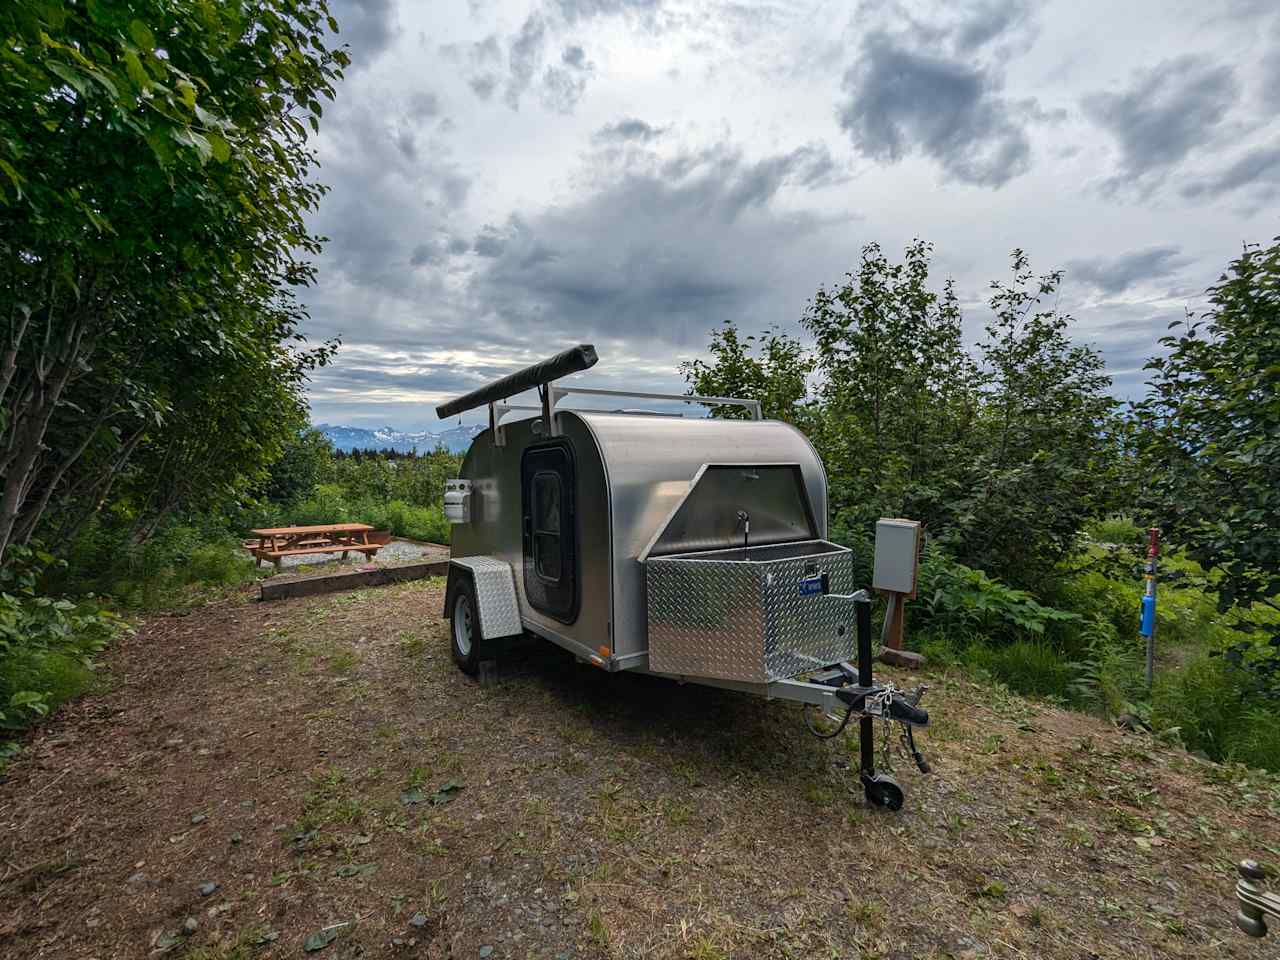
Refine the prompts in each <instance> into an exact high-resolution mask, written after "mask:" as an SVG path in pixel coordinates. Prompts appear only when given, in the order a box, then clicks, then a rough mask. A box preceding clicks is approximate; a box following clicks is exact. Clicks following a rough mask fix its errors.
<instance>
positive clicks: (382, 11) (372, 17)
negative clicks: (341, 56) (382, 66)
mask: <svg viewBox="0 0 1280 960" xmlns="http://www.w3.org/2000/svg"><path fill="white" fill-rule="evenodd" d="M329 10H330V12H331V13H332V15H333V18H334V19H335V20H337V21H338V40H339V42H341V43H345V44H348V45H349V46H350V48H351V49H350V51H349V53H350V54H351V67H350V68H349V72H350V71H356V70H361V69H363V68H365V67H367V66H369V65H370V64H371V63H373V61H374V60H376V59H377V57H378V54H380V53H382V51H383V50H385V49H386V48H387V47H388V46H389V45H390V44H391V41H392V39H393V38H394V37H395V34H396V31H397V30H398V29H399V24H398V23H397V21H396V8H395V0H332V2H331V3H330V4H329Z"/></svg>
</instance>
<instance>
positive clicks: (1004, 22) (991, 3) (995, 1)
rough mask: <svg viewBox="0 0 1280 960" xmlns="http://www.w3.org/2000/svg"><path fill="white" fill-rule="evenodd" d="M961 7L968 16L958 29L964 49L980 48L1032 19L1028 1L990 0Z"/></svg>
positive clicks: (956, 33) (956, 36) (957, 37)
mask: <svg viewBox="0 0 1280 960" xmlns="http://www.w3.org/2000/svg"><path fill="white" fill-rule="evenodd" d="M961 9H962V10H964V12H965V16H964V18H963V19H962V20H961V22H960V24H959V25H958V27H957V28H956V31H955V43H956V47H957V48H958V49H959V50H962V51H976V50H978V49H980V48H982V47H984V46H986V45H987V44H988V43H991V42H992V41H994V40H997V39H999V38H1000V37H1002V36H1004V35H1007V34H1008V32H1009V31H1011V30H1014V29H1016V28H1018V27H1022V26H1024V25H1027V24H1028V23H1029V21H1030V19H1031V5H1030V3H1029V2H1028V0H986V2H983V3H977V4H973V5H972V6H971V7H969V8H968V9H965V8H963V7H962V8H961Z"/></svg>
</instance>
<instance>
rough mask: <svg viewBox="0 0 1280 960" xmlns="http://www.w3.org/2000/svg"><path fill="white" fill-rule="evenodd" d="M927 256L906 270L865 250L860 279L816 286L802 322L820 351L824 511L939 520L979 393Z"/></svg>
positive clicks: (947, 291)
mask: <svg viewBox="0 0 1280 960" xmlns="http://www.w3.org/2000/svg"><path fill="white" fill-rule="evenodd" d="M932 252H933V248H932V246H931V245H930V244H928V243H925V242H924V241H921V240H916V241H913V242H912V243H911V244H910V245H908V247H907V249H906V252H905V256H904V260H903V262H902V263H893V262H891V261H890V260H889V259H888V258H887V257H886V256H885V255H884V253H883V252H882V251H881V249H880V247H879V245H878V244H874V243H872V244H868V245H867V246H866V247H864V248H863V250H862V258H861V262H860V263H859V266H858V270H857V272H856V273H849V274H846V277H845V282H844V283H843V284H841V285H840V286H839V287H836V288H834V289H827V288H825V287H823V288H820V289H819V290H818V292H817V294H816V295H815V296H814V298H813V300H812V301H811V302H810V303H809V304H808V306H807V308H806V310H805V312H804V315H803V316H802V318H801V321H800V322H801V324H802V326H803V327H804V328H805V329H806V330H807V331H808V332H809V333H810V334H811V335H812V336H813V338H814V340H815V343H816V354H817V356H816V361H817V370H818V374H819V389H818V396H819V399H820V401H821V404H822V416H821V418H819V420H818V422H817V424H816V429H815V430H814V439H815V442H816V443H817V444H818V446H819V448H820V449H821V450H822V453H823V455H824V458H825V459H826V461H827V466H828V472H829V473H830V474H831V475H832V476H833V484H832V486H833V490H832V504H833V507H834V508H835V509H836V510H837V511H853V512H854V513H856V514H857V515H859V516H860V517H861V518H862V519H864V520H866V519H872V518H873V517H874V516H876V515H883V514H885V513H892V514H899V515H911V516H917V517H920V518H921V519H924V520H926V521H927V522H930V523H932V524H934V525H938V524H941V523H943V522H944V521H945V518H946V516H947V513H948V508H947V502H948V500H949V499H950V498H951V497H953V496H954V495H955V489H954V486H953V484H952V482H951V481H952V480H953V479H954V478H955V476H956V474H955V467H957V466H959V465H962V464H963V462H964V461H965V460H966V459H967V456H966V453H961V452H958V451H959V450H960V449H962V448H963V447H964V445H965V443H966V438H967V434H968V428H969V425H970V423H971V421H972V418H973V415H974V412H975V404H976V399H977V395H976V392H975V385H976V367H975V365H974V363H973V361H972V359H971V358H970V357H969V355H968V353H967V352H966V351H965V349H964V344H963V341H962V336H961V320H962V318H961V312H960V306H959V302H958V300H957V297H956V293H955V288H954V285H953V284H952V282H951V281H949V280H948V281H947V282H946V283H944V284H943V288H942V290H941V292H940V293H939V292H935V291H933V290H931V289H930V287H929V264H930V258H931V256H932Z"/></svg>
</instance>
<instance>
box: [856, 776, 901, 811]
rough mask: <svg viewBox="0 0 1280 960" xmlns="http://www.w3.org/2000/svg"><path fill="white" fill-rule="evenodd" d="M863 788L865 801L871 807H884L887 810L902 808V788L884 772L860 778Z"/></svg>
mask: <svg viewBox="0 0 1280 960" xmlns="http://www.w3.org/2000/svg"><path fill="white" fill-rule="evenodd" d="M862 785H863V789H864V790H866V793H867V803H869V804H871V805H872V806H873V807H884V808H885V809H887V810H901V809H902V788H901V787H900V786H898V784H897V782H896V781H895V780H894V779H893V778H892V777H886V776H885V775H884V774H877V775H876V776H872V777H868V776H864V777H863V778H862Z"/></svg>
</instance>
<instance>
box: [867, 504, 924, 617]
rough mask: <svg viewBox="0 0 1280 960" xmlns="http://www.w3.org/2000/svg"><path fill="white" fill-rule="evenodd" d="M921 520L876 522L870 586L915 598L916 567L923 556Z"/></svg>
mask: <svg viewBox="0 0 1280 960" xmlns="http://www.w3.org/2000/svg"><path fill="white" fill-rule="evenodd" d="M920 536H921V530H920V521H919V520H879V521H877V522H876V554H875V564H874V567H873V569H872V573H871V586H872V587H874V588H875V589H876V590H884V591H886V592H888V593H905V594H907V595H908V596H909V597H912V598H913V599H914V597H915V595H916V567H917V564H918V561H919V557H920Z"/></svg>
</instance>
